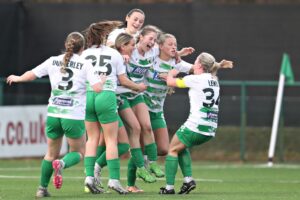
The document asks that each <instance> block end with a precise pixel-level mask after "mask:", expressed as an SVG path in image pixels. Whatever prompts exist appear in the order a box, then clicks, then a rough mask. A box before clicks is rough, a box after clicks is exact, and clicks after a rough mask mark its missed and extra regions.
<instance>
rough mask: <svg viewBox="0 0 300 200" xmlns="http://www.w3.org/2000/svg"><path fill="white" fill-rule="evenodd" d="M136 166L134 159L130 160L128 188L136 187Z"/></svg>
mask: <svg viewBox="0 0 300 200" xmlns="http://www.w3.org/2000/svg"><path fill="white" fill-rule="evenodd" d="M136 169H137V168H136V165H135V164H134V161H133V157H131V158H130V159H129V160H128V168H127V186H134V185H135V180H136Z"/></svg>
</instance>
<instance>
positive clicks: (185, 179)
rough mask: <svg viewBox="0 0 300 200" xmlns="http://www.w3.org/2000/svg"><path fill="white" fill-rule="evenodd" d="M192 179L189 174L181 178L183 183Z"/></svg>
mask: <svg viewBox="0 0 300 200" xmlns="http://www.w3.org/2000/svg"><path fill="white" fill-rule="evenodd" d="M192 180H194V179H193V177H191V176H186V177H184V178H183V182H184V183H189V182H191V181H192Z"/></svg>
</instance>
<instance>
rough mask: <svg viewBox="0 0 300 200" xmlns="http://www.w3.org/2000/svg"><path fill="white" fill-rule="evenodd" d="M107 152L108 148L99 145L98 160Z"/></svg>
mask: <svg viewBox="0 0 300 200" xmlns="http://www.w3.org/2000/svg"><path fill="white" fill-rule="evenodd" d="M105 150H106V146H102V145H99V146H98V147H97V153H96V158H97V159H98V158H99V157H100V156H101V155H102V154H103V152H104V151H105Z"/></svg>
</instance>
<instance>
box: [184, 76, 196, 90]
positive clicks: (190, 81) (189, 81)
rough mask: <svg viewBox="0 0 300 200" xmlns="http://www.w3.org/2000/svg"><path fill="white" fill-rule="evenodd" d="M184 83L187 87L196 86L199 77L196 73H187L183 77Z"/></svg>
mask: <svg viewBox="0 0 300 200" xmlns="http://www.w3.org/2000/svg"><path fill="white" fill-rule="evenodd" d="M183 81H184V84H185V85H186V86H187V87H189V88H192V87H197V85H198V84H199V77H198V76H197V75H188V76H185V77H183Z"/></svg>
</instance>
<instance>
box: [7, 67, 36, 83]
mask: <svg viewBox="0 0 300 200" xmlns="http://www.w3.org/2000/svg"><path fill="white" fill-rule="evenodd" d="M36 78H37V77H36V75H35V74H34V73H33V72H32V71H31V70H30V71H27V72H25V73H24V74H22V75H21V76H17V75H13V74H12V75H10V76H8V77H7V79H6V83H7V84H9V85H11V84H12V83H19V82H27V81H33V80H35V79H36Z"/></svg>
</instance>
